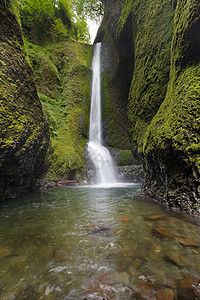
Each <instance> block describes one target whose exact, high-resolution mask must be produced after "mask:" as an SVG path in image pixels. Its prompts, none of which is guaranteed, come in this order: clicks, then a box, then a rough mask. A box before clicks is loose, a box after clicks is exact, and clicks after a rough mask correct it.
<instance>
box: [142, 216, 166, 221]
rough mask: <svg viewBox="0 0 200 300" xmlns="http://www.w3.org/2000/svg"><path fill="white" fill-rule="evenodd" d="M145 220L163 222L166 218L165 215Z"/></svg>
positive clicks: (148, 217)
mask: <svg viewBox="0 0 200 300" xmlns="http://www.w3.org/2000/svg"><path fill="white" fill-rule="evenodd" d="M145 220H147V221H161V220H166V216H164V215H150V216H146V217H145Z"/></svg>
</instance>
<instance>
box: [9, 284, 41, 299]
mask: <svg viewBox="0 0 200 300" xmlns="http://www.w3.org/2000/svg"><path fill="white" fill-rule="evenodd" d="M14 299H15V300H21V299H24V300H25V299H27V300H34V299H38V292H37V291H36V289H35V287H34V286H33V285H26V286H24V287H23V288H22V289H21V291H20V292H19V293H18V294H17V295H16V296H15V298H14Z"/></svg>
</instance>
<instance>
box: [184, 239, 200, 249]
mask: <svg viewBox="0 0 200 300" xmlns="http://www.w3.org/2000/svg"><path fill="white" fill-rule="evenodd" d="M180 244H181V245H183V246H185V247H187V246H190V247H196V248H199V247H200V244H199V242H198V241H196V240H190V239H181V240H180Z"/></svg>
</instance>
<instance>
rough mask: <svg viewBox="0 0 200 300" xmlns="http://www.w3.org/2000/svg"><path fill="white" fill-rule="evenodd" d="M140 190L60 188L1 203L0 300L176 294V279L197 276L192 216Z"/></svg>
mask: <svg viewBox="0 0 200 300" xmlns="http://www.w3.org/2000/svg"><path fill="white" fill-rule="evenodd" d="M140 188H141V187H140V185H137V184H135V185H132V186H131V185H130V186H125V187H119V186H118V187H113V188H101V187H96V188H94V187H93V188H87V187H67V188H66V187H62V188H55V189H52V190H47V191H39V192H35V193H33V194H30V195H27V196H24V197H22V198H20V199H17V200H15V201H8V202H5V203H1V205H0V206H1V216H0V220H1V222H0V262H1V268H0V299H5V300H7V299H29V300H30V299H67V300H79V299H80V300H83V299H95V300H98V299H101V300H102V299H103V298H104V299H109V300H111V299H112V300H115V299H120V300H123V299H124V300H125V299H126V300H128V299H142V298H139V296H140V297H141V294H142V295H143V294H145V295H147V296H146V298H144V299H154V298H152V296H148V293H149V295H150V293H151V294H152V292H153V293H154V295H156V293H157V292H158V291H160V290H161V292H162V291H166V290H168V291H171V293H174V297H175V296H176V292H177V286H178V284H179V282H180V280H182V279H183V278H185V277H188V276H193V277H194V276H197V277H199V276H200V247H199V245H200V235H199V225H200V222H199V218H195V217H192V216H188V215H185V214H182V213H180V212H172V211H169V210H167V209H166V208H165V207H162V206H161V205H159V204H158V203H156V202H152V201H151V200H149V199H147V198H143V197H142V196H141V195H140ZM188 278H189V277H188ZM138 295H139V296H138ZM148 297H149V298H148ZM155 297H156V296H155ZM155 299H162V298H155ZM167 299H168V298H167ZM169 299H173V298H169ZM174 299H176V298H174ZM197 299H198V298H197Z"/></svg>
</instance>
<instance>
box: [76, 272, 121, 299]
mask: <svg viewBox="0 0 200 300" xmlns="http://www.w3.org/2000/svg"><path fill="white" fill-rule="evenodd" d="M115 283H116V281H115V280H114V278H113V276H112V275H111V274H108V273H105V272H98V273H97V274H94V275H93V276H92V277H90V278H88V279H86V280H85V282H84V283H83V285H82V288H83V290H84V292H85V294H86V299H87V295H91V296H92V297H94V298H92V299H98V300H102V299H114V298H115Z"/></svg>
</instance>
